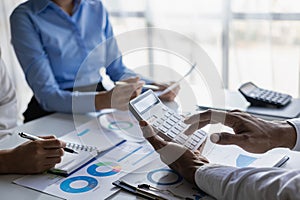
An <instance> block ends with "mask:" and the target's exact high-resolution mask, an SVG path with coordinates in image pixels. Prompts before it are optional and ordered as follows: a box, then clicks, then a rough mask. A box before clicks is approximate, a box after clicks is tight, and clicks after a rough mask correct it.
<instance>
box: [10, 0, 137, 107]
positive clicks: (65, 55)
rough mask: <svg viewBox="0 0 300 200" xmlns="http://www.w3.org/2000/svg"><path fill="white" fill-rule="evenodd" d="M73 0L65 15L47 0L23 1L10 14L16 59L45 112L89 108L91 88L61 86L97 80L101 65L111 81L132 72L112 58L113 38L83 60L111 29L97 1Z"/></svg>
mask: <svg viewBox="0 0 300 200" xmlns="http://www.w3.org/2000/svg"><path fill="white" fill-rule="evenodd" d="M74 3H75V6H74V10H73V14H72V15H71V16H70V15H68V14H67V13H66V12H64V11H63V10H62V9H61V8H60V7H59V6H58V5H57V4H55V3H54V2H52V1H50V0H29V1H27V2H25V3H23V4H21V5H20V6H18V7H17V8H16V9H15V10H14V12H13V14H12V15H11V18H10V22H11V34H12V44H13V47H14V49H15V52H16V55H17V57H18V60H19V62H20V64H21V66H22V68H23V71H24V73H25V76H26V79H27V82H28V84H29V85H30V87H31V89H32V90H33V92H34V94H35V97H36V99H37V100H38V102H39V103H40V105H41V106H42V107H43V108H44V109H45V110H48V111H59V112H68V113H70V112H72V111H73V112H74V111H75V112H77V113H84V112H90V111H95V94H94V93H84V92H76V93H75V92H69V91H66V90H64V89H66V88H73V87H74V83H75V82H76V85H75V86H76V87H78V86H85V85H91V84H95V83H97V82H99V81H101V77H100V75H99V73H98V71H99V68H100V67H101V66H105V67H107V69H106V71H107V74H108V75H109V76H110V78H111V79H112V80H113V81H117V80H119V79H120V78H122V77H124V75H126V74H127V75H128V74H131V75H133V74H134V73H133V72H132V71H130V70H128V69H127V68H126V67H125V66H124V65H123V62H122V58H119V59H117V60H114V59H113V58H117V57H119V56H120V55H119V54H120V52H119V50H118V47H117V44H116V42H115V40H114V39H111V40H109V41H110V42H108V44H104V47H105V48H103V47H101V48H98V49H100V51H99V52H97V56H89V57H88V58H89V60H88V61H85V59H86V58H87V56H88V55H89V53H90V52H91V51H92V50H93V49H94V48H95V47H96V46H97V45H99V44H100V43H102V44H103V42H104V41H106V40H107V39H109V38H111V37H112V36H113V31H112V27H111V24H110V22H109V19H108V13H107V11H106V10H105V8H104V7H103V5H102V3H101V1H100V0H81V1H80V0H77V1H76V0H74ZM102 46H103V45H102ZM108 47H109V48H108ZM103 49H104V50H103ZM93 54H94V55H96V54H95V51H94V53H93ZM94 58H96V59H95V60H94V61H93V60H92V61H91V59H94ZM113 60H114V62H113V63H112V64H111V61H113ZM83 62H84V63H85V64H84V65H83V66H82V67H81V68H80V66H81V64H82V63H83ZM79 69H80V70H79ZM79 71H80V73H78V72H79ZM125 77H126V76H125ZM127 77H128V76H127ZM72 105H73V110H72Z"/></svg>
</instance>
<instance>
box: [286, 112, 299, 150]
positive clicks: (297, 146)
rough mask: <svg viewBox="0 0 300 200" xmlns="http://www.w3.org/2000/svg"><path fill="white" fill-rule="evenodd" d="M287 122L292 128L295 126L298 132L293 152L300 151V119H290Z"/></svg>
mask: <svg viewBox="0 0 300 200" xmlns="http://www.w3.org/2000/svg"><path fill="white" fill-rule="evenodd" d="M287 122H288V123H290V124H291V125H292V126H294V128H295V129H296V132H297V139H296V145H295V146H294V148H293V149H292V150H294V151H300V118H295V119H290V120H287Z"/></svg>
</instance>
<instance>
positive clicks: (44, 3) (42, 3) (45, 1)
mask: <svg viewBox="0 0 300 200" xmlns="http://www.w3.org/2000/svg"><path fill="white" fill-rule="evenodd" d="M31 2H32V4H33V9H34V12H36V13H39V12H42V11H43V10H45V9H46V8H47V7H48V6H49V4H50V3H51V2H50V0H31Z"/></svg>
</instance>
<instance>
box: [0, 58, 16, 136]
mask: <svg viewBox="0 0 300 200" xmlns="http://www.w3.org/2000/svg"><path fill="white" fill-rule="evenodd" d="M17 115H18V113H17V99H16V93H15V88H14V87H13V85H12V82H11V80H10V78H9V76H8V74H7V71H6V67H5V65H4V62H3V61H2V59H1V58H0V139H2V138H3V137H4V136H5V135H7V134H9V132H10V130H9V129H12V128H14V127H15V126H16V125H17Z"/></svg>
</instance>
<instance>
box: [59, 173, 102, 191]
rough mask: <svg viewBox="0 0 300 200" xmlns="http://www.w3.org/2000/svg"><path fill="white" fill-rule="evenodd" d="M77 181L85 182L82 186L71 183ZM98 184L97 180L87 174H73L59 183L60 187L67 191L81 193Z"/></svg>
mask: <svg viewBox="0 0 300 200" xmlns="http://www.w3.org/2000/svg"><path fill="white" fill-rule="evenodd" d="M76 182H77V183H78V182H86V183H85V184H84V186H82V187H74V186H72V185H73V184H75V183H76ZM97 185H98V181H97V180H96V179H95V178H93V177H89V176H75V177H72V178H68V179H66V180H64V181H63V182H62V183H61V184H60V189H61V190H62V191H64V192H67V193H83V192H88V191H90V190H92V189H94V188H95V187H96V186H97Z"/></svg>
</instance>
